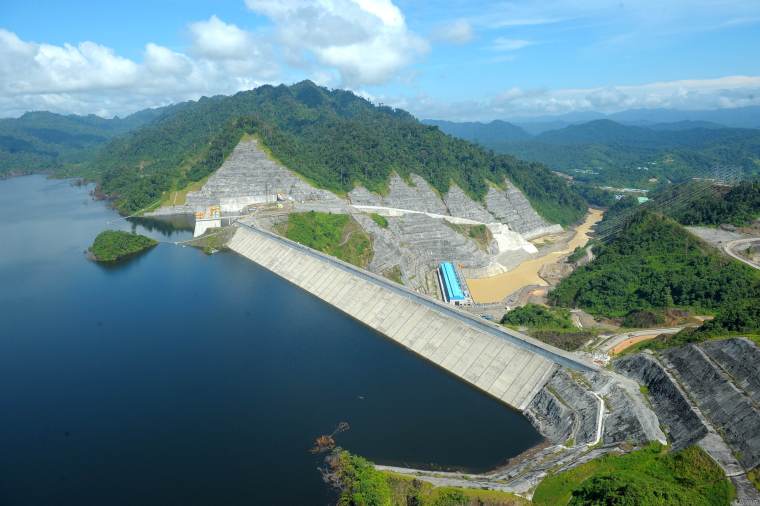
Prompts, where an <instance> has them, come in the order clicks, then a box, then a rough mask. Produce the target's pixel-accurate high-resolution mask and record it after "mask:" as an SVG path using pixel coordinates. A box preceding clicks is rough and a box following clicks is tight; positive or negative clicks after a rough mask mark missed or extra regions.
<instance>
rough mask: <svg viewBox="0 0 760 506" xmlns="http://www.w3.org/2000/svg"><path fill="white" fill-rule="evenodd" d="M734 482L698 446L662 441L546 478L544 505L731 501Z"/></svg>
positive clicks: (541, 491)
mask: <svg viewBox="0 0 760 506" xmlns="http://www.w3.org/2000/svg"><path fill="white" fill-rule="evenodd" d="M734 495H735V491H734V487H733V485H732V484H731V482H730V481H729V480H728V479H727V478H726V476H725V475H724V474H723V471H722V470H721V469H720V467H718V465H717V464H716V463H715V462H714V461H713V460H712V459H711V458H710V457H709V456H708V455H707V454H706V453H705V452H704V451H703V450H702V449H701V448H699V447H697V446H691V447H689V448H686V449H684V450H682V451H679V452H668V451H667V450H666V449H665V447H663V446H661V445H660V444H658V443H652V444H651V445H649V446H647V447H646V448H643V449H641V450H637V451H634V452H631V453H629V454H626V455H606V456H603V457H600V458H598V459H594V460H592V461H590V462H587V463H586V464H581V465H580V466H577V467H575V468H573V469H571V470H569V471H565V472H562V473H559V474H555V475H550V476H548V477H547V478H545V479H544V481H542V482H541V483H540V484H539V486H538V488H537V489H536V492H535V494H534V495H533V502H534V503H535V504H539V505H547V506H558V505H564V504H572V505H582V504H600V505H602V504H609V505H656V504H662V505H665V504H667V505H673V506H701V505H705V506H708V505H709V506H713V505H714V506H718V505H728V504H730V503H731V501H732V500H733V498H734Z"/></svg>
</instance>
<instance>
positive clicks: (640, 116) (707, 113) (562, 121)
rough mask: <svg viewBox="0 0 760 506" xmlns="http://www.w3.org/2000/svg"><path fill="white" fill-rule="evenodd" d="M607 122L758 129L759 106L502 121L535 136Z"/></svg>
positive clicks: (509, 119)
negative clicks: (702, 124)
mask: <svg viewBox="0 0 760 506" xmlns="http://www.w3.org/2000/svg"><path fill="white" fill-rule="evenodd" d="M598 119H609V120H612V121H615V122H616V123H621V124H624V125H634V126H652V125H657V124H660V123H682V122H694V123H701V122H704V123H715V124H717V125H720V126H724V127H731V128H760V106H750V107H737V108H734V109H713V110H700V111H679V110H675V109H630V110H627V111H621V112H616V113H612V114H604V113H601V112H571V113H567V114H559V115H547V116H532V117H513V118H505V121H506V122H509V123H512V124H513V125H517V126H519V127H521V128H522V129H523V130H525V131H526V132H528V133H530V134H532V135H536V134H539V133H541V132H545V131H547V130H557V129H560V128H564V127H566V126H569V125H575V124H578V123H587V122H589V121H594V120H598Z"/></svg>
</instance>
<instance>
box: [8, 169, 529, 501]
mask: <svg viewBox="0 0 760 506" xmlns="http://www.w3.org/2000/svg"><path fill="white" fill-rule="evenodd" d="M0 212H1V213H2V215H3V221H2V222H1V223H0V235H2V237H3V245H2V248H1V249H0V281H1V282H0V307H2V318H1V319H0V412H2V413H3V423H2V431H0V448H2V452H0V503H2V504H3V505H9V506H18V505H33V504H35V505H36V504H56V505H69V504H71V505H85V504H108V505H122V504H124V505H126V504H130V505H133V504H141V505H153V504H156V505H172V504H177V505H179V504H181V505H194V504H198V505H201V504H202V505H208V504H224V505H238V504H240V505H251V504H328V503H330V502H331V500H333V497H332V495H331V493H330V491H329V490H327V489H326V487H325V486H324V484H323V483H322V481H321V478H320V475H319V473H318V471H317V466H318V465H319V464H320V463H321V459H322V456H320V455H313V454H311V453H310V452H309V449H310V448H311V446H312V445H313V442H314V439H315V438H316V437H318V436H320V435H321V434H330V433H331V432H332V431H333V430H334V429H335V428H336V427H337V426H338V424H339V423H340V422H348V424H349V425H350V429H349V430H347V431H345V432H341V433H340V434H337V435H336V436H335V439H336V441H337V444H339V445H342V446H344V447H345V448H347V449H349V450H351V451H353V452H356V453H358V454H361V455H364V456H366V457H368V458H370V459H372V460H375V461H377V462H379V463H384V464H392V465H406V466H414V467H434V468H435V467H440V468H444V469H457V468H459V469H467V470H470V471H483V470H486V469H489V468H492V467H494V466H497V465H499V464H501V463H503V462H504V461H505V460H506V459H507V458H509V457H511V456H514V455H516V454H518V453H520V452H521V451H523V450H525V449H527V448H529V447H531V446H533V445H534V444H537V443H539V442H540V441H541V437H540V435H539V434H538V433H537V432H536V431H535V430H534V429H533V427H532V426H531V425H530V424H529V422H528V421H527V420H526V419H525V418H524V417H523V416H522V415H520V414H519V413H517V412H515V411H512V410H510V409H508V408H507V407H505V406H504V405H502V404H500V403H499V402H498V401H496V400H494V399H492V398H489V397H487V396H485V395H484V394H481V393H480V392H478V391H475V390H473V389H471V388H469V387H468V386H466V385H465V384H463V383H461V382H460V381H458V380H457V379H455V378H454V377H452V376H450V375H448V374H447V373H445V372H443V371H442V370H440V369H438V368H436V367H434V366H433V365H431V364H429V363H426V362H424V361H422V360H420V359H419V358H418V357H416V356H414V355H412V354H411V353H408V352H406V351H405V350H403V349H401V348H400V347H398V346H396V345H394V344H393V343H391V342H390V341H388V340H387V339H385V338H384V337H382V336H380V335H378V334H376V333H374V332H372V331H371V330H369V329H368V328H366V327H364V326H363V325H361V324H359V323H358V322H356V321H354V320H352V319H350V318H348V317H346V316H345V315H344V314H342V313H340V312H338V311H337V310H335V309H333V308H332V307H330V306H328V305H326V304H324V303H323V302H321V301H319V300H317V299H315V298H314V297H312V296H310V295H308V294H307V293H305V292H303V291H301V290H299V289H297V288H295V287H294V286H292V285H290V284H288V283H286V282H285V281H283V280H282V279H280V278H278V277H276V276H275V275H273V274H271V273H270V272H268V271H266V270H264V269H261V268H259V267H257V266H256V265H255V264H253V263H251V262H248V261H247V260H245V259H243V258H242V257H239V256H237V255H235V254H233V253H220V254H215V255H212V256H207V255H205V254H203V253H202V252H201V251H199V250H196V249H194V248H189V247H186V248H183V247H181V246H176V245H173V244H168V243H166V242H168V241H179V240H183V239H187V238H189V237H190V236H191V233H189V232H177V231H175V230H173V229H172V228H170V227H162V226H147V225H146V224H142V225H132V224H129V223H127V222H124V221H123V220H119V219H118V216H117V215H116V214H115V213H114V212H113V211H111V210H110V209H108V207H107V205H106V204H105V203H103V202H95V201H93V200H92V199H91V198H90V196H89V195H88V189H87V188H86V187H75V186H73V185H71V183H70V182H68V181H56V180H48V179H45V178H44V177H41V176H28V177H21V178H14V179H9V180H6V181H1V182H0ZM133 227H134V228H136V231H137V232H139V233H143V234H146V235H149V236H151V237H153V238H156V239H159V240H161V241H164V243H162V244H159V245H158V246H157V247H156V248H154V249H153V250H151V251H149V252H147V253H146V254H144V255H141V256H138V257H136V258H133V259H130V260H128V261H127V262H125V263H123V264H119V265H118V266H102V265H98V264H96V263H93V262H90V261H88V260H87V259H86V257H85V255H84V251H85V250H86V249H87V247H88V245H89V244H90V243H91V242H92V240H93V238H94V237H95V236H96V235H97V234H98V232H100V231H102V230H104V229H106V228H122V229H125V230H129V229H131V228H133Z"/></svg>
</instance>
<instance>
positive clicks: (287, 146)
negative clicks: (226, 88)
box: [92, 81, 586, 225]
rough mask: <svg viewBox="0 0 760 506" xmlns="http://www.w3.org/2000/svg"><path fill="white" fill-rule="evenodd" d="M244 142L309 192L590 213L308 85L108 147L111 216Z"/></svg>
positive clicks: (574, 199) (545, 185) (162, 125)
mask: <svg viewBox="0 0 760 506" xmlns="http://www.w3.org/2000/svg"><path fill="white" fill-rule="evenodd" d="M245 134H253V135H256V136H258V138H259V139H260V140H261V141H262V142H263V144H264V145H266V147H267V149H268V150H270V151H271V154H272V155H273V156H274V158H276V159H277V160H279V161H280V162H281V163H282V164H283V165H285V166H286V167H288V168H289V169H291V170H293V171H295V172H297V173H299V174H300V175H301V176H303V177H305V178H306V179H308V180H309V181H310V182H311V183H312V184H313V185H314V186H316V187H319V188H323V189H328V190H330V191H332V192H334V193H337V194H339V195H345V194H347V193H349V192H351V191H352V190H353V189H354V188H355V186H356V185H357V184H359V185H362V186H364V187H365V188H367V189H369V190H370V191H373V192H375V193H385V192H387V191H388V189H389V184H390V178H391V175H392V174H394V173H396V174H398V175H399V176H401V177H402V178H404V179H406V180H407V181H408V180H410V178H411V177H412V175H414V174H416V175H418V176H420V177H421V178H422V179H424V180H425V181H427V182H428V183H429V184H430V186H432V187H433V188H434V189H435V190H436V191H437V192H438V193H439V194H441V195H444V194H447V193H448V192H449V190H450V188H451V187H452V185H453V184H456V185H457V186H458V187H459V188H460V189H461V190H462V191H463V192H464V193H465V194H467V195H468V196H469V197H470V198H471V199H473V200H475V201H478V202H485V199H486V197H487V194H488V193H489V189H490V188H491V187H493V186H496V187H499V188H501V189H503V190H506V189H507V188H508V186H507V185H508V184H512V185H514V186H516V187H517V188H519V189H520V190H521V191H522V193H523V194H524V196H525V197H526V198H527V199H528V200H529V201H530V203H531V206H532V207H533V208H534V209H535V210H536V211H537V212H538V213H539V215H541V217H542V218H543V219H545V220H547V221H549V222H551V223H560V224H563V225H564V224H569V223H573V222H575V221H577V220H579V219H580V218H581V217H582V216H583V214H584V212H585V209H586V203H585V201H584V200H583V198H582V197H581V196H580V195H578V194H577V193H576V192H574V191H573V190H572V189H571V188H570V187H569V186H568V185H567V184H566V182H565V181H564V180H563V179H562V178H559V177H557V176H555V175H554V174H552V173H551V172H550V171H549V170H547V169H546V168H545V167H543V166H542V165H540V164H535V163H527V162H522V161H519V160H517V159H515V158H512V157H510V156H506V155H494V154H492V153H490V152H488V151H486V150H484V149H482V148H480V147H478V146H475V145H474V144H471V143H469V142H467V141H463V140H460V139H455V138H453V137H450V136H448V135H446V134H444V133H443V132H441V131H440V130H438V128H436V127H431V126H426V125H423V124H421V123H420V122H418V121H417V120H416V119H415V118H414V117H413V116H412V115H410V114H409V113H407V112H405V111H403V110H400V109H392V108H390V107H384V106H375V105H373V104H372V103H371V102H369V101H367V100H364V99H362V98H360V97H358V96H356V95H354V94H353V93H350V92H347V91H342V90H328V89H326V88H321V87H318V86H316V85H315V84H314V83H311V82H309V81H304V82H302V83H298V84H295V85H293V86H290V87H288V86H284V85H281V86H277V87H272V86H262V87H260V88H256V89H254V90H250V91H245V92H240V93H237V94H236V95H233V96H230V97H222V96H220V97H213V98H203V99H201V100H199V101H197V102H190V103H186V104H183V107H181V108H178V109H177V110H175V111H173V113H172V114H168V115H164V116H162V117H160V118H158V119H157V120H156V121H154V122H152V123H150V124H149V125H147V126H144V127H143V128H140V129H139V130H137V131H135V132H133V133H132V134H130V135H127V136H125V137H121V138H119V139H116V140H114V141H112V142H111V143H109V144H108V145H107V146H106V147H105V148H104V149H103V150H102V151H101V152H100V153H99V155H98V156H97V158H96V159H95V160H94V161H93V162H92V166H93V167H97V168H98V170H100V171H102V173H103V175H102V183H101V186H102V190H103V191H104V192H105V193H107V194H109V195H112V196H114V197H115V198H116V206H117V208H118V209H119V210H120V211H122V212H125V213H133V212H135V211H139V210H143V209H145V208H147V207H151V206H153V205H155V203H156V202H157V201H158V200H160V199H161V198H162V196H164V195H165V194H166V192H168V191H171V190H178V189H182V188H185V187H186V186H187V185H188V184H190V183H192V182H195V181H200V180H202V179H203V178H205V177H207V176H208V175H209V174H211V173H212V172H214V171H215V170H216V169H217V168H219V166H220V165H221V164H222V162H223V161H224V159H225V158H226V157H227V156H228V155H229V154H230V153H231V152H232V150H233V149H234V148H235V146H236V145H237V144H238V141H239V140H240V139H241V138H242V136H243V135H245Z"/></svg>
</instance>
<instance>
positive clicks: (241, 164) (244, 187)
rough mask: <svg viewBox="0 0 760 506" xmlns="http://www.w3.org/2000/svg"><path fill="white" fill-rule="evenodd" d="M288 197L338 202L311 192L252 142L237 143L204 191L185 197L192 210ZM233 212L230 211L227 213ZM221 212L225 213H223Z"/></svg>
mask: <svg viewBox="0 0 760 506" xmlns="http://www.w3.org/2000/svg"><path fill="white" fill-rule="evenodd" d="M278 193H279V194H281V195H283V196H287V197H289V198H291V199H293V200H296V201H338V200H339V199H338V197H337V196H335V195H334V194H333V193H331V192H329V191H327V190H320V189H317V188H314V187H313V186H311V185H309V184H308V183H307V182H305V181H304V180H303V179H302V178H300V177H299V176H297V175H296V174H295V173H293V172H292V171H290V170H288V169H286V168H285V167H283V166H282V165H280V164H279V163H277V162H275V161H273V160H271V159H270V158H269V157H268V156H267V155H266V153H265V152H264V151H262V150H261V148H260V147H259V145H258V143H257V142H256V141H255V140H250V141H242V142H240V143H239V144H238V145H237V146H236V147H235V149H234V150H233V151H232V153H231V154H230V155H229V156H228V157H227V159H226V160H225V161H224V163H223V164H222V166H221V167H219V169H218V170H217V171H216V172H214V173H213V174H212V175H211V177H209V179H208V181H207V182H206V184H205V185H203V188H201V189H200V190H199V191H197V192H190V193H188V194H187V205H188V206H189V207H191V208H193V209H204V208H206V207H208V206H211V205H218V204H220V202H221V203H222V206H223V207H224V204H225V202H229V205H230V206H231V207H235V206H237V207H240V208H241V209H242V208H243V207H245V206H246V205H249V204H252V203H254V202H255V199H256V198H259V199H263V198H266V197H267V196H269V197H270V198H271V196H273V195H275V194H278ZM229 210H230V211H232V209H231V208H230V209H229ZM223 211H224V209H223Z"/></svg>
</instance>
